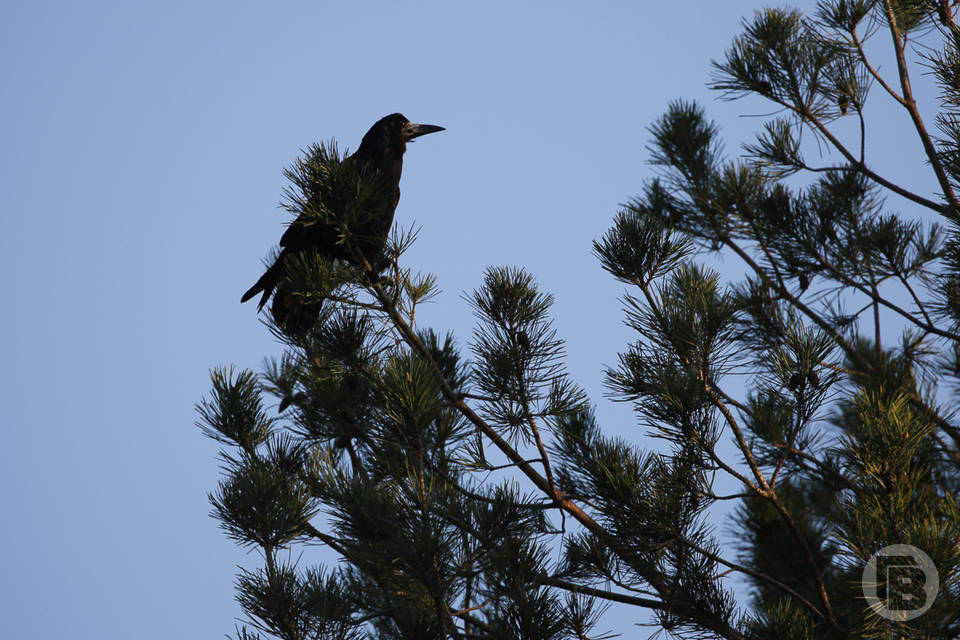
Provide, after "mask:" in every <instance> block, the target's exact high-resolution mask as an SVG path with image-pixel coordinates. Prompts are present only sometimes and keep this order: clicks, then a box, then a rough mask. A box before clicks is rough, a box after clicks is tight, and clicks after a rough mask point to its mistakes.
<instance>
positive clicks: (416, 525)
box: [198, 0, 960, 640]
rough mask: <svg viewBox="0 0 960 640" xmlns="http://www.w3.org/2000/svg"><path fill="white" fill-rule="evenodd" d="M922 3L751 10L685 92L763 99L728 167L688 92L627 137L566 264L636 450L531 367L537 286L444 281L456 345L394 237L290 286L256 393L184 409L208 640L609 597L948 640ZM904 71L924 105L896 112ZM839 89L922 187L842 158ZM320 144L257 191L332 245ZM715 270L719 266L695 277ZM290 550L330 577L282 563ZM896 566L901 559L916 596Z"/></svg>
mask: <svg viewBox="0 0 960 640" xmlns="http://www.w3.org/2000/svg"><path fill="white" fill-rule="evenodd" d="M953 4H954V3H952V2H950V1H949V0H896V1H895V0H882V1H877V0H824V1H822V2H819V3H818V6H817V10H816V11H815V12H814V13H812V14H810V15H804V14H802V13H800V12H798V11H791V10H781V9H776V10H774V9H767V10H763V11H760V12H758V13H757V14H756V15H755V16H754V17H753V18H752V19H751V20H748V21H746V22H745V23H744V31H743V33H742V34H741V35H740V36H739V37H737V38H736V40H735V41H734V42H733V44H732V46H731V47H730V48H729V50H728V51H727V52H726V54H725V56H724V57H723V58H722V59H721V60H720V61H718V62H715V63H714V65H715V70H716V74H717V76H716V81H715V82H714V84H713V88H715V89H717V90H719V91H721V92H723V93H724V95H725V96H727V97H730V98H738V97H741V96H744V95H753V96H760V97H762V98H764V99H766V100H768V101H770V102H771V103H773V104H774V105H776V106H777V108H778V111H777V114H776V115H775V117H772V118H770V119H769V120H768V121H767V122H765V124H763V126H762V129H761V130H760V132H759V133H758V135H757V137H756V140H755V141H754V142H752V143H750V144H748V145H745V147H744V148H745V152H746V153H745V155H741V156H740V157H739V158H734V159H728V158H726V157H725V156H724V155H723V153H722V144H721V140H720V134H719V127H718V126H717V125H716V124H715V123H713V122H711V121H710V120H709V119H708V118H707V116H706V113H705V110H704V109H703V108H702V107H700V106H698V105H696V104H692V103H689V102H684V101H678V102H675V103H673V104H671V105H670V107H669V108H668V110H667V112H666V113H665V114H664V115H663V116H662V117H661V118H660V119H659V120H657V122H655V123H654V124H653V125H652V126H651V134H652V138H653V141H652V143H651V159H652V161H653V164H654V165H655V166H656V167H657V170H658V175H657V177H656V178H654V179H652V180H650V181H648V182H647V183H646V184H644V185H643V187H642V191H641V194H640V195H639V196H638V197H636V198H635V199H633V200H632V201H631V202H630V203H629V204H628V205H626V206H625V207H624V208H623V209H622V210H621V211H620V212H619V213H618V215H617V216H616V219H615V221H614V224H613V226H612V228H611V229H610V230H609V232H608V233H607V234H606V235H605V236H604V237H603V238H602V239H600V240H598V241H597V242H595V243H594V250H595V253H596V255H597V257H598V258H599V260H600V261H601V263H602V265H603V267H604V268H605V269H606V270H607V271H608V272H609V273H610V274H611V275H612V276H613V277H614V278H616V279H617V280H619V281H621V282H623V283H624V284H625V286H626V287H627V293H626V294H625V296H624V308H625V313H626V317H625V321H626V323H627V324H628V326H629V327H631V328H632V329H633V330H634V331H635V332H636V339H635V341H634V342H633V343H632V344H630V345H627V346H626V347H625V349H624V351H623V352H622V353H621V354H620V360H619V366H616V367H614V368H612V369H610V370H609V371H608V372H607V384H608V386H609V390H610V392H611V393H612V394H613V396H614V397H615V398H617V399H619V400H623V401H627V402H630V403H632V404H633V405H634V406H635V408H636V411H637V413H638V415H639V417H640V419H641V420H642V422H643V424H644V425H646V427H647V428H648V430H649V432H650V433H651V434H652V435H654V436H656V437H658V438H662V439H663V440H664V441H666V443H667V444H668V446H667V447H666V448H661V449H660V450H658V451H645V450H642V449H640V448H638V447H637V446H635V445H633V444H630V443H628V442H626V441H625V440H623V439H620V438H616V437H612V436H610V435H608V433H607V432H609V431H610V429H609V428H604V427H603V426H601V425H600V424H598V422H597V420H596V418H595V416H594V413H593V410H592V405H591V403H590V402H589V400H588V398H587V396H586V394H585V393H584V392H583V391H582V390H581V389H580V388H579V387H578V386H577V385H576V383H575V382H574V381H573V379H572V378H571V377H570V375H569V374H568V373H567V372H566V371H565V369H564V367H563V364H562V356H563V350H564V343H563V341H562V340H561V338H560V337H559V336H558V335H557V334H556V332H555V330H554V329H553V328H552V324H551V303H552V298H551V296H550V295H549V294H547V293H544V292H542V291H540V290H539V289H538V287H537V284H536V282H535V280H534V278H533V277H532V276H531V275H529V274H528V273H526V272H525V271H523V270H521V269H513V268H490V269H488V271H487V273H486V276H485V278H484V281H483V283H482V285H481V286H480V287H479V288H478V289H477V290H476V291H475V292H474V293H473V294H472V295H471V296H469V303H470V304H471V305H472V307H473V309H474V311H475V313H476V317H477V326H476V330H475V332H474V334H473V336H472V337H471V338H470V339H469V340H468V344H469V349H470V352H471V354H470V355H471V359H469V360H468V359H467V358H465V357H464V355H463V354H462V353H461V352H460V350H459V349H458V347H457V342H456V341H455V340H454V338H453V337H452V336H450V335H446V336H443V337H441V336H440V335H438V334H437V333H436V332H435V331H433V330H431V329H429V328H423V327H420V326H419V325H418V324H417V322H416V313H415V312H416V308H417V305H418V303H420V302H422V301H424V300H426V299H428V298H429V297H430V296H431V295H432V294H433V293H434V292H435V284H436V280H435V278H434V277H433V276H431V275H420V274H416V273H415V272H413V271H412V270H411V269H410V268H409V267H407V266H406V265H405V262H404V259H403V253H404V250H405V249H406V248H407V247H409V245H410V243H411V242H412V241H413V237H412V235H411V234H406V235H403V234H398V235H395V236H394V238H393V241H392V242H391V244H390V246H389V247H388V248H387V250H386V251H387V255H385V256H361V257H363V258H367V260H357V261H356V263H357V264H367V265H369V264H377V263H381V264H387V263H389V264H390V265H392V266H391V267H390V268H389V269H388V270H387V271H386V272H384V273H381V274H376V273H374V272H373V270H372V269H370V268H366V269H365V270H364V269H359V268H356V267H352V266H348V265H343V264H331V263H329V262H324V261H323V260H322V259H317V260H309V259H304V260H302V264H299V263H298V264H297V265H295V266H294V267H293V268H290V269H289V271H290V273H289V274H288V277H289V279H290V283H289V284H290V287H289V288H290V290H291V291H297V292H300V294H301V295H305V296H316V297H317V298H325V299H326V303H325V304H324V306H323V311H322V313H321V317H320V320H319V322H318V323H317V324H316V325H315V326H314V327H312V328H311V329H310V330H309V331H306V332H302V333H299V334H297V335H286V334H284V333H283V332H282V331H281V330H279V329H277V328H276V327H274V332H275V334H276V336H277V337H278V338H279V339H280V340H281V341H282V342H283V344H284V345H285V353H284V354H283V356H282V357H281V358H279V359H278V360H274V361H270V362H268V364H267V366H266V367H265V370H264V371H263V372H262V373H261V374H259V375H257V374H254V373H253V372H250V371H241V372H236V371H233V370H229V369H218V370H216V371H214V373H213V376H212V377H213V391H212V393H211V395H210V396H209V397H208V398H207V399H205V400H203V401H202V402H201V403H200V405H199V407H198V409H199V412H200V415H201V422H200V424H201V426H202V428H203V429H204V431H205V433H206V434H207V435H209V436H211V437H213V438H215V439H216V440H218V441H219V442H221V443H223V444H224V445H225V447H226V448H225V450H224V452H223V454H222V462H223V468H224V477H223V480H222V481H221V483H220V485H219V487H217V489H216V490H215V491H213V492H212V494H211V502H212V504H213V514H214V516H215V517H216V518H217V519H218V520H219V521H220V523H221V525H222V527H223V529H224V531H225V532H226V533H227V535H228V536H230V537H231V538H232V539H234V540H236V541H237V543H238V544H241V545H243V546H247V547H251V548H256V549H259V550H260V551H261V552H262V557H263V558H264V566H263V567H262V568H259V569H255V570H244V571H242V572H241V574H240V575H239V576H238V577H237V593H238V600H239V603H240V605H241V607H242V608H243V610H244V612H245V614H246V615H247V617H248V619H249V627H241V628H239V629H238V630H237V635H238V637H240V638H253V637H258V636H259V634H260V633H265V634H269V635H271V636H275V637H278V638H284V639H289V640H301V639H306V638H323V639H335V638H336V639H347V638H366V637H376V638H416V639H418V640H419V639H423V638H444V639H445V638H478V639H479V638H484V639H486V638H490V639H493V638H544V639H546V638H550V639H553V638H597V637H604V636H603V635H602V634H599V635H598V634H597V633H596V632H595V631H594V629H595V628H597V629H600V630H602V629H603V628H604V627H603V625H602V624H600V626H597V623H598V622H600V621H601V620H602V617H601V616H602V614H603V611H604V609H605V607H606V606H607V605H608V604H609V603H611V602H616V603H620V605H626V606H634V607H637V608H638V609H645V610H649V611H652V612H654V613H655V616H656V621H657V623H658V624H659V626H660V627H661V628H662V629H664V630H667V631H668V632H671V633H673V634H676V635H677V636H682V637H696V638H726V639H730V640H733V639H741V638H742V639H747V638H750V639H761V638H769V639H784V638H786V639H790V638H797V639H800V638H831V639H832V638H837V639H839V638H851V639H852V638H956V637H958V636H960V509H958V496H960V421H958V420H957V416H956V405H957V402H956V396H955V390H956V384H957V382H958V380H960V234H958V232H960V226H958V225H960V200H958V195H957V190H958V189H960V115H958V113H960V29H958V27H957V25H956V24H955V22H954V13H955V12H954V7H953ZM876 51H880V52H887V53H890V52H892V56H893V59H894V60H895V62H896V64H895V68H894V69H893V70H892V71H889V70H882V69H881V68H880V67H879V66H878V65H876V64H874V62H873V58H872V56H873V55H875V52H876ZM868 54H869V55H868ZM918 73H931V74H932V76H933V78H934V79H935V80H936V82H937V84H938V86H939V88H940V96H939V101H938V103H937V104H933V105H920V104H919V103H918V102H917V100H916V98H915V96H914V93H913V88H912V84H911V79H912V78H914V77H916V76H917V74H918ZM868 89H873V91H874V94H873V95H874V96H875V95H876V94H877V93H879V94H880V95H881V97H883V96H885V97H886V98H891V99H893V100H894V101H895V102H896V103H897V104H898V105H899V107H901V108H902V114H903V117H904V119H905V121H906V122H908V123H909V125H910V126H911V128H912V130H913V131H914V133H915V138H914V139H913V140H912V141H911V143H913V144H917V143H919V145H920V147H921V148H922V149H923V152H924V154H925V156H926V159H927V166H926V169H927V170H929V171H930V173H931V175H932V177H933V179H934V180H935V183H936V184H937V185H938V192H937V194H936V195H935V196H930V195H926V194H924V193H919V192H917V191H915V190H913V189H912V188H911V186H910V185H908V184H903V182H902V180H898V177H897V176H892V175H887V174H883V173H880V170H879V169H877V168H876V166H877V165H876V163H875V161H874V159H872V158H870V157H869V156H868V154H867V153H866V149H867V147H866V144H865V139H866V136H867V134H868V133H873V134H874V135H881V136H882V135H884V132H883V131H882V130H881V131H879V132H875V131H874V128H873V127H877V126H878V125H882V124H883V123H874V122H870V121H869V118H868V112H867V110H866V109H865V107H866V105H867V97H868ZM921 107H923V108H921ZM930 113H932V114H933V115H932V117H931V115H930ZM851 122H853V123H855V125H854V126H853V127H852V128H851V127H850V126H849V124H850V123H851ZM868 124H870V125H872V126H871V127H869V128H868V126H867V125H868ZM931 125H933V127H931ZM851 131H854V133H852V134H851ZM804 134H806V135H807V139H806V141H804V140H803V138H802V136H803V135H804ZM811 144H815V145H819V148H820V150H821V151H822V152H823V153H822V154H821V158H820V160H819V161H818V162H812V161H809V160H808V159H807V157H806V155H805V153H804V151H805V150H808V148H809V147H810V145H811ZM339 158H340V156H339V154H338V153H337V151H336V150H335V149H334V148H330V147H313V148H311V149H310V150H308V153H307V156H306V157H305V158H304V159H303V160H302V161H301V162H300V163H299V164H298V167H295V169H294V170H293V171H291V173H290V175H291V176H294V177H295V176H301V177H302V176H305V175H314V174H315V175H317V176H321V178H318V179H317V180H306V179H304V180H294V181H293V186H291V188H290V192H289V193H288V196H289V202H290V207H291V209H292V210H293V211H294V213H295V214H296V215H303V214H306V215H313V216H317V217H318V220H326V218H324V217H323V216H325V215H326V212H328V211H354V212H355V213H356V216H354V217H351V215H342V216H340V217H339V218H338V221H339V222H340V224H342V228H343V231H344V233H343V241H344V243H346V244H347V246H348V247H350V248H351V250H352V251H357V248H356V247H355V246H352V245H351V242H352V240H351V237H352V236H351V234H350V233H349V228H350V224H351V221H355V220H357V219H360V218H362V213H363V212H362V208H363V207H362V202H358V201H356V200H355V195H351V194H357V193H364V189H365V188H366V187H367V186H369V185H365V183H364V180H368V179H369V177H364V176H360V175H345V174H344V175H341V174H340V172H342V171H344V169H343V166H344V165H342V164H341V163H339V161H338V160H339ZM311 168H312V169H311ZM351 184H352V185H353V186H350V185H351ZM325 185H339V187H338V188H337V189H332V188H328V187H326V186H325ZM344 185H346V187H344ZM340 187H344V188H340ZM351 198H354V200H350V199H351ZM888 200H894V201H895V202H897V203H898V204H897V206H901V205H902V203H907V204H906V207H905V212H904V213H898V212H895V211H893V210H892V207H891V206H890V204H889V203H888ZM716 252H719V253H721V254H722V255H724V256H726V257H727V259H728V261H730V260H734V259H735V260H736V261H738V263H739V264H740V265H741V266H742V268H743V273H744V275H743V277H742V279H740V280H733V281H724V280H722V279H721V276H720V274H719V273H718V272H716V271H714V270H712V269H711V268H709V267H708V266H706V264H708V263H707V262H706V261H707V260H708V259H709V255H707V254H711V253H716ZM698 259H699V261H698ZM265 395H273V396H275V397H276V398H278V399H279V401H280V410H281V413H280V414H279V416H273V415H271V414H272V412H268V410H267V409H266V408H265V400H264V398H265ZM731 480H732V482H733V483H734V484H735V486H736V487H737V488H736V489H735V490H734V491H733V492H732V493H729V492H728V493H727V494H720V493H718V492H717V491H718V490H717V487H718V486H719V485H727V486H729V485H730V484H731V482H730V481H731ZM730 504H734V505H736V506H735V508H734V509H726V508H724V505H730ZM718 514H720V515H718ZM722 514H726V515H722ZM721 517H723V518H724V519H723V520H721V519H719V518H721ZM721 526H723V527H726V528H732V529H733V530H734V531H736V533H737V540H738V544H739V546H738V548H733V549H731V548H729V546H726V547H725V546H723V544H722V540H721V538H720V537H719V536H718V534H717V533H716V531H717V530H718V529H719V528H720V527H721ZM316 543H319V544H323V545H326V546H327V547H329V549H331V550H332V551H333V552H335V553H336V554H337V555H338V556H339V558H340V559H341V562H340V563H338V564H337V565H336V567H334V568H331V567H323V566H319V567H318V566H313V565H311V564H309V562H308V557H307V556H306V555H299V553H300V552H299V551H296V552H294V551H292V550H294V549H300V548H303V547H304V546H305V545H309V544H316ZM891 545H910V547H900V548H898V549H899V550H898V551H897V552H896V553H891V552H890V551H889V548H890V547H891ZM905 548H906V549H913V548H915V549H918V550H920V551H922V552H923V553H924V554H925V555H926V556H927V557H928V558H929V559H930V561H931V562H932V565H933V566H934V567H935V570H936V574H937V579H938V582H937V584H936V585H935V586H936V587H937V589H936V592H935V593H926V592H924V590H923V587H924V586H925V585H926V586H928V587H931V586H933V585H931V583H930V580H929V576H928V575H925V574H923V573H922V569H923V566H921V565H920V564H916V562H915V559H914V560H911V559H910V558H909V557H906V559H905V556H904V555H903V553H904V551H903V549H905ZM297 558H299V560H295V559H297ZM870 567H872V569H873V570H874V571H875V575H876V576H878V577H877V581H876V582H877V583H876V584H872V585H870V584H866V583H865V580H867V579H866V578H865V577H864V575H865V574H864V571H865V568H870ZM891 577H892V579H893V581H890V578H891ZM744 584H745V585H746V586H747V587H749V596H748V598H747V599H738V598H737V597H736V595H735V593H736V592H735V591H734V587H735V586H737V585H744ZM865 587H866V588H867V592H865ZM870 589H872V594H873V596H874V597H867V596H870V593H871V592H870ZM865 593H866V595H865ZM921 605H929V606H928V608H926V610H925V611H923V613H922V614H920V615H917V616H913V615H911V614H910V612H911V611H917V610H919V608H920V606H921ZM897 611H901V612H906V615H897Z"/></svg>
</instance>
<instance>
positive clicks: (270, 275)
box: [240, 256, 283, 311]
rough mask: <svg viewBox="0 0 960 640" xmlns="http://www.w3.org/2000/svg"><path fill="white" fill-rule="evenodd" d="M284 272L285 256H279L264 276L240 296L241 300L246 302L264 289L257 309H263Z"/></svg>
mask: <svg viewBox="0 0 960 640" xmlns="http://www.w3.org/2000/svg"><path fill="white" fill-rule="evenodd" d="M282 272H283V256H278V257H277V259H276V260H275V261H274V263H273V264H272V265H271V266H270V268H269V269H267V270H266V272H265V273H264V274H263V275H262V276H260V279H259V280H257V281H256V283H254V285H253V286H252V287H250V288H249V289H247V292H246V293H245V294H243V297H242V298H240V302H241V303H243V302H246V301H247V300H249V299H250V298H252V297H253V296H255V295H257V294H258V293H260V292H261V291H262V292H263V296H262V297H261V298H260V303H259V304H258V305H257V311H259V310H260V309H263V305H265V304H266V303H267V300H269V299H270V294H271V293H273V290H274V289H276V288H277V283H278V282H279V281H280V276H281V275H282Z"/></svg>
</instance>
